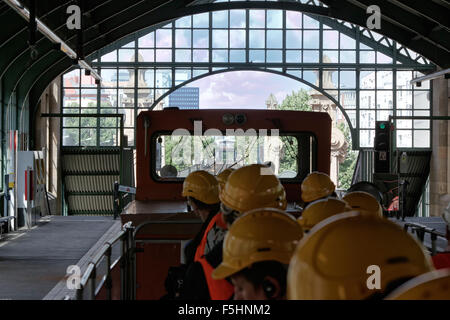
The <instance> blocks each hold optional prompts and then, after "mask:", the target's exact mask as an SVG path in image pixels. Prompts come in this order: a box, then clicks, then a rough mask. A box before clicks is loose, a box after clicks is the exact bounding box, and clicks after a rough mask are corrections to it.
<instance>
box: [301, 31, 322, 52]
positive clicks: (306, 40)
mask: <svg viewBox="0 0 450 320" xmlns="http://www.w3.org/2000/svg"><path fill="white" fill-rule="evenodd" d="M303 46H304V48H305V49H319V31H303Z"/></svg>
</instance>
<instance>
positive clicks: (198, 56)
mask: <svg viewBox="0 0 450 320" xmlns="http://www.w3.org/2000/svg"><path fill="white" fill-rule="evenodd" d="M192 61H193V62H208V61H209V51H208V50H194V51H193V58H192Z"/></svg>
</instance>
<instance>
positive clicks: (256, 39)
mask: <svg viewBox="0 0 450 320" xmlns="http://www.w3.org/2000/svg"><path fill="white" fill-rule="evenodd" d="M264 33H265V32H264V30H250V34H249V38H250V39H249V41H250V48H264V38H265V34H264Z"/></svg>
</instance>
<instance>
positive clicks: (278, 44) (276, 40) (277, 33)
mask: <svg viewBox="0 0 450 320" xmlns="http://www.w3.org/2000/svg"><path fill="white" fill-rule="evenodd" d="M282 47H283V33H282V31H281V30H267V48H274V49H278V48H282Z"/></svg>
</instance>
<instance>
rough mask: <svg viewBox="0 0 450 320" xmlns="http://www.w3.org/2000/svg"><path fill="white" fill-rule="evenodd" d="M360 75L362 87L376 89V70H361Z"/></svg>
mask: <svg viewBox="0 0 450 320" xmlns="http://www.w3.org/2000/svg"><path fill="white" fill-rule="evenodd" d="M359 77H360V78H359V85H360V87H361V89H375V70H361V72H360V74H359Z"/></svg>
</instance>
